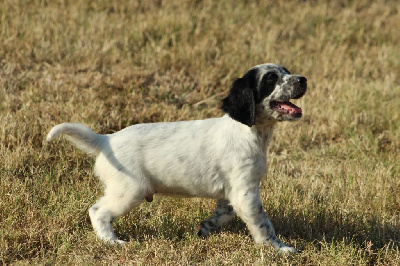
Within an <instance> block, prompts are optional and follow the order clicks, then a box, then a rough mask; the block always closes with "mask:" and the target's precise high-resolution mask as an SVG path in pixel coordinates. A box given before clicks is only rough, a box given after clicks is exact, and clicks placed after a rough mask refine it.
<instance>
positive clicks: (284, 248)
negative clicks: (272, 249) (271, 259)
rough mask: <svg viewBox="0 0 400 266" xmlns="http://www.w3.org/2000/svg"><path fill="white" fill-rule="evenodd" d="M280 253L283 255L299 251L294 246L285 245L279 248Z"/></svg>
mask: <svg viewBox="0 0 400 266" xmlns="http://www.w3.org/2000/svg"><path fill="white" fill-rule="evenodd" d="M278 253H279V254H282V255H290V254H295V253H297V250H296V249H295V248H294V247H290V246H287V245H284V246H282V247H280V248H279V249H278Z"/></svg>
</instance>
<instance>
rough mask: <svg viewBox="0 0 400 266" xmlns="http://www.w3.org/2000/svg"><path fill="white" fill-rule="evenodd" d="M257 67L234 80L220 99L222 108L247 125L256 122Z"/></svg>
mask: <svg viewBox="0 0 400 266" xmlns="http://www.w3.org/2000/svg"><path fill="white" fill-rule="evenodd" d="M256 78H257V69H252V70H250V71H248V72H247V73H246V74H245V75H244V76H243V77H242V78H239V79H237V80H235V81H234V82H233V84H232V87H231V90H230V91H229V94H228V96H227V97H226V98H225V99H223V100H222V110H224V111H225V112H226V113H228V114H229V116H230V117H232V118H233V119H235V120H236V121H239V122H240V123H242V124H245V125H247V126H249V127H251V126H252V125H254V124H255V122H256V99H255V97H256V94H257V88H256V87H257V81H256Z"/></svg>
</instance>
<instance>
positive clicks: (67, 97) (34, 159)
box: [0, 0, 400, 265]
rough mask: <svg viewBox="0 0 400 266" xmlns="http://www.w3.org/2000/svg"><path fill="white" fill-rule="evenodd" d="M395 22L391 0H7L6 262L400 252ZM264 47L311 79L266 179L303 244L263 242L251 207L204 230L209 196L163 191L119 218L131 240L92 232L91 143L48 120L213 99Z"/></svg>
mask: <svg viewBox="0 0 400 266" xmlns="http://www.w3.org/2000/svg"><path fill="white" fill-rule="evenodd" d="M140 2H143V3H140ZM257 2H258V3H257ZM399 25H400V13H399V5H398V2H397V1H389V0H388V1H382V0H378V1H365V0H361V1H350V0H349V1H345V0H340V1H304V2H299V1H278V2H277V1H240V2H239V1H228V0H226V1H207V0H204V1H201V0H200V1H172V0H171V1H170V0H167V1H89V0H81V1H61V0H58V1H45V0H43V1H41V0H32V1H12V0H5V1H1V2H0V60H1V62H0V93H1V102H0V121H1V124H2V127H1V134H0V141H1V146H0V154H1V158H2V160H1V161H2V163H1V166H0V171H1V172H0V175H1V178H0V236H1V238H0V264H9V263H20V264H32V263H34V264H39V263H40V264H46V263H49V264H98V263H105V264H153V265H154V264H197V263H199V264H207V265H209V264H245V265H249V264H268V265H273V264H277V265H281V264H291V265H292V264H295V265H349V264H353V265H372V264H381V265H396V264H397V265H400V251H399V248H400V178H399V177H400V164H399V162H400V155H399V148H400V122H399V121H400V105H399V99H400V51H399V46H398V44H399V43H400V31H399V29H398V27H399ZM264 62H275V63H279V64H281V65H284V66H286V67H287V68H289V70H291V72H294V73H298V74H302V75H305V76H306V77H307V78H308V80H309V92H308V94H307V95H306V96H305V97H304V98H302V99H301V100H299V101H298V104H299V105H300V106H302V107H303V110H304V113H305V115H304V117H303V119H302V120H301V121H299V122H296V123H281V124H279V127H278V128H277V130H276V134H275V137H274V140H273V143H272V145H271V147H270V149H269V152H268V154H269V171H268V175H267V177H266V178H265V180H264V182H263V184H262V197H263V202H264V205H265V208H266V210H267V213H268V214H269V216H270V218H271V220H272V222H273V223H274V225H275V227H276V230H277V232H278V234H280V236H281V237H282V238H283V239H284V240H286V241H287V242H289V243H291V244H292V245H294V246H296V247H297V248H298V249H299V250H300V251H301V252H300V253H299V254H298V255H296V256H293V257H290V258H284V257H280V256H278V255H277V254H276V253H275V252H274V251H273V250H271V248H269V247H260V246H256V245H254V244H253V242H252V240H251V238H250V236H249V235H248V232H247V230H246V227H245V225H244V224H243V223H242V222H241V221H240V220H239V219H236V220H234V221H233V222H232V223H231V224H230V225H229V226H228V227H226V228H224V229H223V230H221V232H219V233H217V234H214V235H212V236H211V237H210V238H208V239H207V240H202V239H198V238H197V237H195V232H196V231H195V228H196V226H197V224H198V223H199V221H201V220H202V219H204V218H205V217H207V216H208V215H209V214H210V212H211V209H212V207H213V202H212V201H209V200H205V199H173V198H161V197H156V198H155V201H154V202H153V203H151V204H149V203H146V204H143V205H141V206H140V207H139V208H138V209H137V210H135V211H133V212H132V213H131V214H130V215H128V216H126V217H124V218H122V219H120V220H119V221H118V222H117V226H116V227H117V229H116V230H117V232H118V234H119V235H120V236H121V237H122V238H124V239H128V240H130V243H129V244H128V245H127V246H126V247H123V248H112V247H107V246H104V245H103V244H102V243H100V242H99V241H98V240H96V237H95V235H94V233H93V230H92V228H91V225H90V221H89V219H88V214H87V210H88V208H89V207H90V206H91V204H93V203H94V202H95V199H96V198H97V197H98V196H99V195H100V194H101V185H100V184H99V182H98V181H97V180H96V178H95V177H94V176H93V173H92V172H91V167H92V164H93V159H91V158H88V157H87V156H86V155H85V154H83V153H82V152H80V151H77V150H76V149H75V148H74V147H72V146H71V145H70V144H69V143H68V142H66V141H63V140H60V141H58V142H57V141H56V142H55V143H52V144H51V145H44V144H43V139H44V137H45V135H46V134H47V132H48V130H49V129H50V128H51V127H52V126H53V125H55V124H57V123H61V122H66V121H78V122H83V123H85V124H87V125H89V126H91V127H92V128H94V129H95V130H96V131H97V132H101V133H110V132H114V131H117V130H119V129H121V128H124V127H126V126H128V125H131V124H134V123H141V122H156V121H175V120H186V119H198V118H207V117H214V116H219V115H221V114H222V113H221V111H220V110H219V106H220V100H221V98H222V97H223V95H224V93H225V92H226V91H227V89H228V88H229V85H230V83H231V82H232V80H233V79H234V78H237V77H239V76H240V75H241V74H243V73H244V72H245V71H246V70H247V69H248V68H249V67H251V66H253V65H256V64H259V63H264ZM282 135H283V136H285V138H280V137H279V136H282Z"/></svg>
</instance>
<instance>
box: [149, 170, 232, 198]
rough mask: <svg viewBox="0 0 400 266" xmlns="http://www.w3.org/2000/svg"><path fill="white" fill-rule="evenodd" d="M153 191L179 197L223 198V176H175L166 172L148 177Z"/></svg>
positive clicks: (216, 174)
mask: <svg viewBox="0 0 400 266" xmlns="http://www.w3.org/2000/svg"><path fill="white" fill-rule="evenodd" d="M150 181H151V185H152V187H153V189H154V192H155V193H159V194H164V195H170V196H171V195H173V196H179V197H203V198H214V199H218V198H225V183H224V181H223V178H222V177H221V176H220V175H218V173H215V174H214V175H213V176H198V177H193V176H191V175H187V176H175V177H171V176H168V175H167V174H166V175H164V176H162V177H157V178H156V177H154V176H152V177H151V178H150Z"/></svg>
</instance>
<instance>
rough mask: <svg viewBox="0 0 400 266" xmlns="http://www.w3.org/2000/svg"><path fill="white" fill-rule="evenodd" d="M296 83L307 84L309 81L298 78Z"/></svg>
mask: <svg viewBox="0 0 400 266" xmlns="http://www.w3.org/2000/svg"><path fill="white" fill-rule="evenodd" d="M296 82H297V83H298V84H300V85H305V84H307V79H306V78H305V77H297V79H296Z"/></svg>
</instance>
